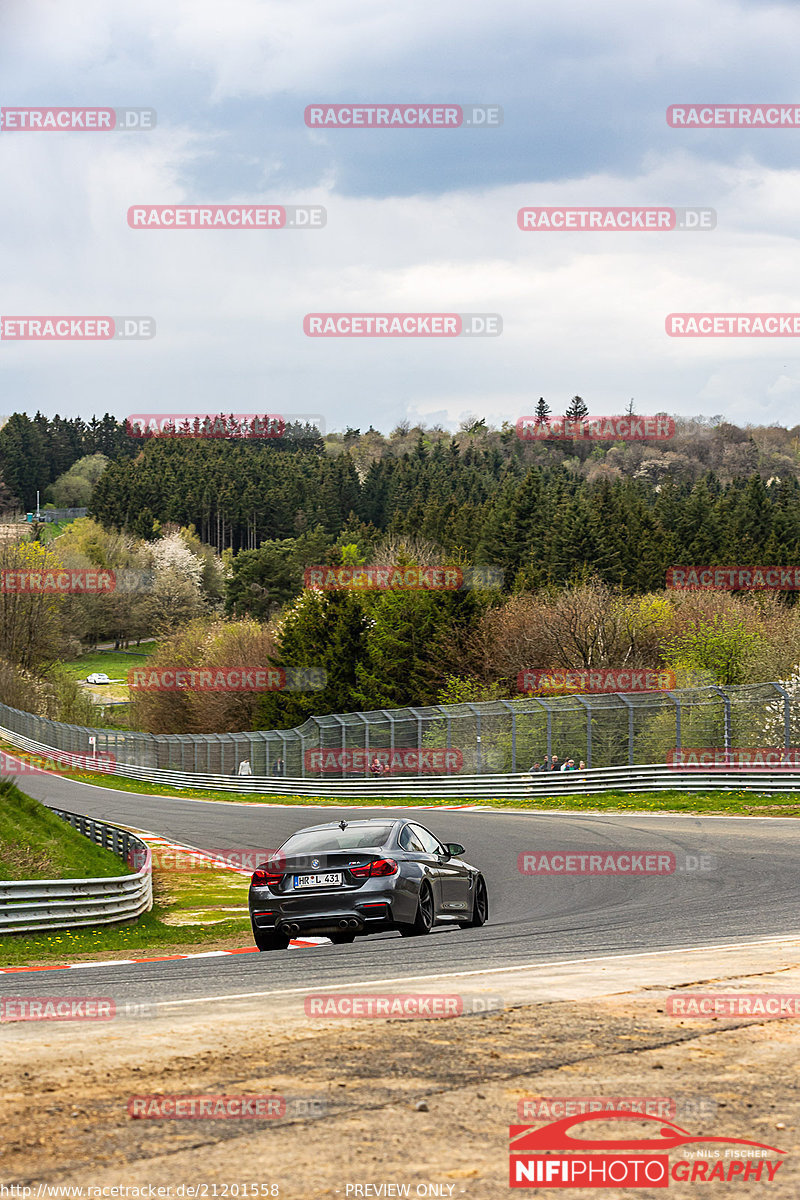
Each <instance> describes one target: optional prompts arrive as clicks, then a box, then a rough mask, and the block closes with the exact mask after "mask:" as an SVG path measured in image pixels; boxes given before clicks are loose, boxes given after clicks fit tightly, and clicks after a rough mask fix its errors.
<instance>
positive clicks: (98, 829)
mask: <svg viewBox="0 0 800 1200" xmlns="http://www.w3.org/2000/svg"><path fill="white" fill-rule="evenodd" d="M52 811H53V812H54V813H55V814H56V816H58V817H61V818H62V819H63V820H65V821H68V822H69V824H70V825H72V827H73V828H74V829H77V830H78V832H79V833H82V834H83V835H84V836H85V837H88V838H89V839H90V841H93V842H95V843H96V844H97V845H98V846H105V847H106V849H108V850H112V851H113V852H114V853H115V854H117V855H119V857H120V858H122V859H124V860H126V861H130V860H131V858H132V857H133V855H134V854H135V855H137V856H142V858H143V860H144V865H143V866H142V868H141V870H139V871H137V872H136V873H135V874H132V875H113V876H108V877H107V878H103V879H28V880H20V881H5V880H3V881H0V934H4V933H40V932H42V931H43V930H50V929H74V928H77V927H78V926H80V925H114V924H117V923H118V922H120V921H129V920H130V919H131V918H132V917H138V916H140V915H141V914H142V913H143V912H148V911H149V910H150V909H151V908H152V907H153V875H152V860H151V855H150V850H149V849H148V847H147V846H146V845H145V843H144V842H143V841H142V840H141V839H140V838H138V837H136V835H135V834H132V833H128V832H127V831H126V830H124V829H117V828H116V827H115V826H114V825H106V824H105V823H104V822H102V821H94V820H92V819H91V818H90V817H84V816H80V815H79V814H78V813H70V812H65V811H64V810H63V809H58V808H54V809H53V810H52Z"/></svg>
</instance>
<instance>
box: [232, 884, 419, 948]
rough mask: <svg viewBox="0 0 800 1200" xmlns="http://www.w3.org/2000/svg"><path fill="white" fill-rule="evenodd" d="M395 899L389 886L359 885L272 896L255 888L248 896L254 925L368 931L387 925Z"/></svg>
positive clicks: (294, 929) (324, 931)
mask: <svg viewBox="0 0 800 1200" xmlns="http://www.w3.org/2000/svg"><path fill="white" fill-rule="evenodd" d="M395 899H396V897H395V893H394V891H393V889H390V888H380V889H374V888H359V889H358V892H353V891H348V892H330V893H325V892H320V893H316V894H315V895H313V896H310V895H305V896H298V895H297V894H296V893H294V894H293V893H289V894H288V895H281V896H276V895H273V894H270V893H269V892H267V891H266V889H264V890H261V889H259V891H258V892H256V893H254V894H252V895H251V897H250V915H251V917H252V920H253V924H254V925H255V926H256V928H257V929H278V930H280V931H281V932H284V933H290V934H296V933H307V934H318V935H319V936H322V937H325V936H326V935H327V934H329V933H371V932H373V931H375V930H378V929H382V928H391V926H392V925H393V923H394V921H395V919H396V916H395V911H394V910H395V907H396V906H395V904H394V903H393V901H394V900H395Z"/></svg>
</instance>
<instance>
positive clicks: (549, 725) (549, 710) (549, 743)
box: [531, 696, 553, 762]
mask: <svg viewBox="0 0 800 1200" xmlns="http://www.w3.org/2000/svg"><path fill="white" fill-rule="evenodd" d="M531 700H535V701H536V703H537V704H541V706H542V708H543V709H544V711H545V712H546V713H547V755H546V757H547V761H548V762H550V759H551V758H552V757H553V710H552V708H551V707H550V705H549V704H548V703H547V701H546V700H543V699H542V698H541V696H531Z"/></svg>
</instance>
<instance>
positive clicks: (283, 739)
mask: <svg viewBox="0 0 800 1200" xmlns="http://www.w3.org/2000/svg"><path fill="white" fill-rule="evenodd" d="M275 732H276V733H277V735H278V737H279V738H280V739H281V754H282V756H283V776H284V778H285V776H286V734H285V733H281V731H280V729H276V731H275Z"/></svg>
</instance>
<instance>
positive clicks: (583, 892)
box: [2, 776, 800, 1003]
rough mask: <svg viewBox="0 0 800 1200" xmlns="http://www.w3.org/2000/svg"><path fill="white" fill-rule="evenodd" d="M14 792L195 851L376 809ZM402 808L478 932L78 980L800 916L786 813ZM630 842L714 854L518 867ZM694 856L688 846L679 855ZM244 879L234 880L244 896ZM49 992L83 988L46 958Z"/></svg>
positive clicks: (126, 967)
mask: <svg viewBox="0 0 800 1200" xmlns="http://www.w3.org/2000/svg"><path fill="white" fill-rule="evenodd" d="M21 782H22V786H23V789H24V790H25V791H27V792H29V793H30V794H31V795H34V796H36V797H37V798H38V799H40V800H43V801H44V802H45V803H49V804H52V805H55V806H61V807H63V808H66V809H69V810H71V811H73V812H81V813H86V814H88V815H89V816H93V817H96V818H98V819H104V820H107V821H111V822H112V823H113V822H119V823H121V824H124V825H129V826H133V827H135V828H137V829H141V830H145V831H147V832H151V833H157V834H160V835H162V836H164V837H166V838H168V839H172V840H175V841H180V842H184V843H187V844H189V845H192V846H195V847H198V848H204V849H205V848H241V849H245V848H255V847H274V846H278V845H280V843H281V841H283V840H284V839H285V838H286V837H287V836H288V834H289V833H291V832H292V831H293V830H296V829H298V828H300V827H302V826H303V825H310V824H316V823H318V822H322V821H328V820H333V819H340V817H341V815H342V814H343V815H345V816H346V817H347V818H348V819H354V818H355V817H356V816H373V817H375V816H379V815H380V814H381V812H382V811H383V810H381V809H376V808H370V809H366V810H365V809H355V808H343V809H339V808H334V807H328V806H325V807H324V808H323V807H314V806H311V805H304V806H302V807H300V806H298V807H292V808H290V807H287V806H274V807H267V806H264V805H257V806H255V805H254V806H247V805H242V804H228V803H224V802H207V801H196V800H182V799H173V798H170V797H158V796H147V795H139V794H135V793H130V792H114V791H112V790H109V789H105V788H96V787H89V786H87V785H85V784H80V783H77V782H75V781H74V780H69V779H64V778H60V777H58V776H51V777H49V778H46V779H45V778H40V777H31V778H27V779H25V780H23V781H21ZM391 811H392V812H393V813H395V814H396V813H399V812H402V811H408V812H409V813H412V812H413V813H414V815H415V816H416V818H417V819H418V820H420V821H421V822H422V823H423V824H426V825H428V826H429V827H430V828H431V829H432V830H433V832H434V833H436V834H437V836H439V837H440V838H441V839H442V840H444V841H459V842H461V843H462V844H463V845H464V846H465V847H466V850H465V854H464V857H465V858H466V859H467V860H468V861H469V862H472V863H474V864H475V865H476V866H478V867H479V868H480V869H481V870H482V871H483V873H484V875H485V877H486V881H487V885H488V889H489V900H490V921H489V924H488V925H486V926H485V927H484V928H483V929H479V930H469V931H463V930H458V929H441V930H438V929H437V930H435V931H434V933H433V934H431V936H429V937H425V938H415V939H408V940H405V939H401V938H400V937H399V935H397V934H385V935H376V936H374V937H372V938H367V939H358V940H357V941H356V942H355V943H353V944H352V945H345V946H332V945H324V946H319V947H317V948H307V949H302V950H299V949H298V950H293V951H288V952H282V953H270V954H240V955H236V956H233V957H219V958H214V957H209V958H195V959H188V960H179V961H171V962H161V963H158V962H154V963H146V964H145V963H138V964H119V965H116V964H115V965H108V966H98V967H93V968H90V971H91V978H92V987H93V991H95V992H98V991H103V990H104V989H108V990H113V992H114V994H115V995H116V997H117V999H118V1002H119V1001H129V1002H131V1003H137V1002H139V1003H140V1002H144V1001H148V1000H149V1001H153V1000H155V999H158V1000H160V1001H166V1000H177V999H191V998H201V997H206V998H209V999H210V998H220V999H222V998H223V997H226V996H234V995H238V994H241V993H248V992H262V991H263V992H264V993H265V994H266V993H267V992H269V991H270V990H273V989H274V990H281V989H288V988H292V987H300V986H309V985H315V986H325V985H332V984H345V983H347V982H348V981H349V980H358V981H359V982H362V983H363V982H366V981H368V980H372V981H380V980H387V981H388V980H392V979H397V980H400V979H404V978H408V977H414V978H417V979H418V978H419V977H425V976H428V975H430V976H433V975H438V974H441V973H447V972H458V971H475V970H487V969H499V968H507V967H519V966H530V965H531V964H536V963H548V962H553V961H558V960H561V959H565V958H568V959H575V958H581V957H593V956H600V955H609V954H635V953H637V952H645V951H650V952H652V951H653V950H659V949H660V950H668V949H678V948H688V947H695V946H705V945H722V944H725V943H736V942H741V941H746V940H748V939H756V938H764V937H770V936H778V935H789V936H792V935H796V934H797V933H798V930H799V929H800V920H799V919H798V907H799V904H800V868H798V862H799V861H800V823H798V822H796V821H794V820H792V819H788V818H787V819H770V818H764V819H759V818H753V819H741V818H740V819H736V818H725V817H678V816H669V815H665V816H661V815H656V814H653V815H651V814H642V813H637V814H632V815H630V816H623V815H619V816H608V815H567V814H563V813H535V814H534V813H519V812H516V813H512V812H496V811H495V812H489V811H484V812H470V811H463V810H462V811H450V812H448V811H435V810H419V809H409V810H402V809H393V810H391ZM567 850H572V851H581V850H583V851H586V850H595V851H596V850H625V851H627V850H631V851H638V852H643V851H649V852H653V851H661V852H662V853H663V852H665V851H671V852H673V853H675V854H676V856H677V859H678V863H679V866H683V865H684V860H685V856H686V855H689V856H695V857H698V856H701V855H707V856H709V855H710V856H713V860H712V861H711V864H710V869H709V862H708V861H707V862H706V864H705V866H706V869H689V870H682V869H679V870H678V871H677V872H676V873H675V874H672V875H662V876H650V877H643V876H639V877H623V876H594V877H586V876H573V877H571V878H565V877H553V876H550V877H531V876H525V875H523V874H521V873H520V871H519V870H518V866H517V860H518V855H519V854H520V853H521V852H532V851H537V852H540V853H544V852H548V851H552V852H562V853H563V852H564V851H567ZM695 865H698V864H696V863H695V861H694V858H690V859H689V866H690V867H692V866H695ZM246 888H247V880H246V878H245V877H242V890H243V898H244V896H246ZM51 978H52V979H54V978H56V975H55V974H54V975H53V976H52V977H51V976H48V974H47V973H46V972H35V973H32V974H19V975H14V974H9V975H4V976H3V985H2V986H3V992H4V994H5V995H9V996H10V995H25V994H34V995H38V994H41V993H42V990H43V984H44V983H45V981H48V982H49V980H50V979H51ZM57 978H58V991H59V993H60V994H61V995H66V994H81V993H82V992H84V991H85V990H86V982H87V979H86V971H84V970H74V971H59V972H58V975H57Z"/></svg>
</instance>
